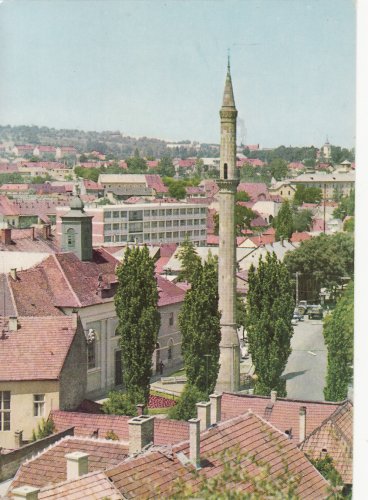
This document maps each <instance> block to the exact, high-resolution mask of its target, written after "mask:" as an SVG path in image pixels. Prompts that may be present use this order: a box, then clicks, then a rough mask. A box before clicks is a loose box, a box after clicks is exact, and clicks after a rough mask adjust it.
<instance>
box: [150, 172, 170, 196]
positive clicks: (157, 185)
mask: <svg viewBox="0 0 368 500" xmlns="http://www.w3.org/2000/svg"><path fill="white" fill-rule="evenodd" d="M145 178H146V183H147V186H148V187H149V188H151V189H154V190H155V192H156V193H167V192H168V191H169V190H168V188H167V187H166V186H165V184H164V183H163V182H162V179H161V177H160V176H159V175H157V174H146V175H145Z"/></svg>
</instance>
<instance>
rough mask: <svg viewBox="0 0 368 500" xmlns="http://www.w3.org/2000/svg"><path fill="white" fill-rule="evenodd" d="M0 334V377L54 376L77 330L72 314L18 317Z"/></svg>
mask: <svg viewBox="0 0 368 500" xmlns="http://www.w3.org/2000/svg"><path fill="white" fill-rule="evenodd" d="M6 319H7V318H5V332H4V334H3V335H2V336H1V337H0V380H1V381H3V382H4V381H10V380H56V379H58V378H59V375H60V372H61V370H62V368H63V365H64V362H65V359H66V356H67V354H68V352H69V348H70V346H71V344H72V341H73V339H74V336H75V334H76V331H77V326H76V323H75V318H74V316H60V317H55V316H53V317H44V318H42V327H41V322H40V318H18V324H19V326H18V330H17V331H8V329H7V328H6V326H7V321H6ZM2 321H3V323H4V318H2Z"/></svg>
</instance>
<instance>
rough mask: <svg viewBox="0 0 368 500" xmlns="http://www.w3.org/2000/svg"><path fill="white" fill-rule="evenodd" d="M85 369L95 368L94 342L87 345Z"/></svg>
mask: <svg viewBox="0 0 368 500" xmlns="http://www.w3.org/2000/svg"><path fill="white" fill-rule="evenodd" d="M87 368H88V370H91V369H92V368H96V342H91V343H90V344H87Z"/></svg>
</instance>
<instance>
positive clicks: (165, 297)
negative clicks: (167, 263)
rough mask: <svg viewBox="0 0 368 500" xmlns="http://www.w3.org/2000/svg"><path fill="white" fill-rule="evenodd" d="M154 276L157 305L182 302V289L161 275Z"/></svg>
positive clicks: (183, 296) (183, 294)
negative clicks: (157, 293)
mask: <svg viewBox="0 0 368 500" xmlns="http://www.w3.org/2000/svg"><path fill="white" fill-rule="evenodd" d="M156 278H157V286H158V292H159V299H158V305H159V307H162V306H167V305H170V304H177V303H180V302H184V298H185V292H184V290H182V289H181V288H179V287H178V286H177V285H175V284H174V283H171V281H168V280H167V279H165V278H163V277H162V276H159V275H157V276H156Z"/></svg>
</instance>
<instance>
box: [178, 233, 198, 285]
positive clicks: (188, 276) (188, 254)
mask: <svg viewBox="0 0 368 500" xmlns="http://www.w3.org/2000/svg"><path fill="white" fill-rule="evenodd" d="M178 259H179V260H180V262H181V271H180V273H179V276H178V281H187V282H188V283H192V282H193V280H194V277H195V275H196V273H197V269H198V267H200V266H201V258H200V257H199V255H198V254H197V252H196V250H195V247H194V245H193V242H192V241H190V240H189V238H185V240H184V241H183V243H181V245H180V248H179V251H178Z"/></svg>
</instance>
